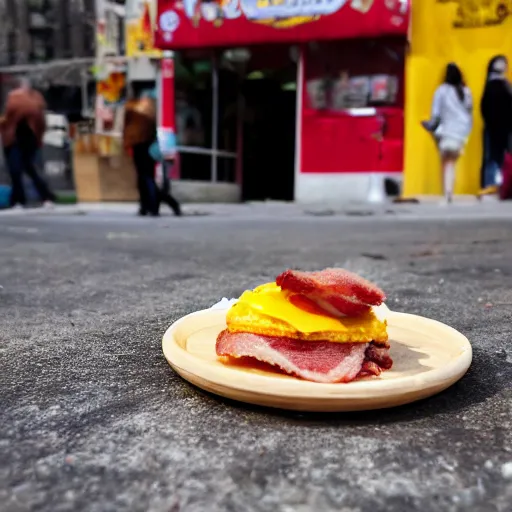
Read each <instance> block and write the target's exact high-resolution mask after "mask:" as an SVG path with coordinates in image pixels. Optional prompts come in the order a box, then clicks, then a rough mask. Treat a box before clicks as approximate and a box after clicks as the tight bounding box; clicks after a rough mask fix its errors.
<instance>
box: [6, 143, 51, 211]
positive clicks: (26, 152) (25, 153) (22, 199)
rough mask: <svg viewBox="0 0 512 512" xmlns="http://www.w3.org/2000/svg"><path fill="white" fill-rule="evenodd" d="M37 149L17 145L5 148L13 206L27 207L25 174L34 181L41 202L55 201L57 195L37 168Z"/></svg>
mask: <svg viewBox="0 0 512 512" xmlns="http://www.w3.org/2000/svg"><path fill="white" fill-rule="evenodd" d="M37 151H38V150H37V148H34V147H27V146H24V145H20V144H19V143H15V144H13V145H12V146H9V147H8V148H5V159H6V161H7V166H8V167H9V174H10V176H11V182H12V192H11V199H10V203H11V206H15V205H17V204H21V205H25V204H26V203H27V198H26V195H25V188H24V187H23V173H24V172H25V173H26V174H27V176H28V177H29V178H30V179H31V180H32V183H33V184H34V187H35V188H36V190H37V193H38V194H39V197H40V198H41V201H55V200H56V197H55V194H53V192H52V191H51V190H50V189H49V188H48V185H47V184H46V182H45V181H44V180H43V178H41V176H39V174H38V172H37V168H36V161H37V155H38V153H37Z"/></svg>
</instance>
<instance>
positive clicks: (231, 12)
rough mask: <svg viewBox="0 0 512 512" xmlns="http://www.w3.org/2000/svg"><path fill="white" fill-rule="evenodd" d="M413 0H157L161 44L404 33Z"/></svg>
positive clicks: (184, 45)
mask: <svg viewBox="0 0 512 512" xmlns="http://www.w3.org/2000/svg"><path fill="white" fill-rule="evenodd" d="M409 17H410V0H214V1H212V0H209V1H205V0H203V1H201V0H159V1H158V17H157V24H156V25H157V26H156V44H157V46H158V47H159V48H162V49H168V50H179V49H186V48H208V47H233V46H249V45H255V44H262V43H267V44H268V43H302V42H307V41H314V40H325V39H348V38H356V37H380V36H392V35H404V36H406V35H407V33H408V28H409Z"/></svg>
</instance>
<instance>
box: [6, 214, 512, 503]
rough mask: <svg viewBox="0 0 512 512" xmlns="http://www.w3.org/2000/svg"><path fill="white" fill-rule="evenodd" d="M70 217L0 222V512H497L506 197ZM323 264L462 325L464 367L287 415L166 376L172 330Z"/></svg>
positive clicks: (503, 392) (507, 481)
mask: <svg viewBox="0 0 512 512" xmlns="http://www.w3.org/2000/svg"><path fill="white" fill-rule="evenodd" d="M413 206H414V205H409V206H401V208H406V209H409V208H411V209H412V208H413ZM479 207H481V208H480V210H478V208H479ZM80 208H82V205H80V206H79V207H78V208H77V207H73V208H70V209H60V208H58V209H57V210H55V211H53V212H46V211H33V212H29V213H26V212H22V213H20V214H2V215H0V325H1V331H0V368H1V371H0V404H1V405H0V510H2V512H18V511H19V512H21V511H40V512H65V511H69V512H78V511H84V512H85V511H86V512H119V511H129V512H139V511H140V512H147V511H149V512H171V511H172V512H216V511H219V512H224V511H226V512H227V511H233V512H239V511H240V512H246V511H247V512H253V511H254V512H267V511H268V512H309V511H315V512H322V511H333V512H380V511H382V512H387V511H404V512H405V511H407V512H410V511H418V512H419V511H421V512H440V511H448V512H459V511H460V512H467V511H471V512H493V511H495V512H505V511H509V510H510V506H511V503H512V433H511V432H512V416H511V398H512V388H511V382H512V356H511V354H510V352H511V336H512V314H511V311H512V308H511V304H512V259H511V254H512V221H511V218H510V207H509V206H508V205H498V206H492V207H491V206H489V205H487V204H482V205H471V206H469V205H462V204H461V205H455V206H454V208H450V209H446V208H444V210H441V207H439V206H437V205H436V206H434V205H431V206H429V207H428V208H427V207H426V206H425V207H423V206H421V207H420V208H423V209H424V210H421V211H429V212H431V213H430V214H428V215H427V213H424V214H422V215H419V214H418V212H420V213H421V211H420V210H418V209H417V210H416V212H417V213H416V214H407V213H400V214H396V213H395V214H393V213H388V214H384V213H385V212H384V213H383V212H382V211H380V214H377V213H378V211H377V210H375V211H374V213H368V211H366V213H365V210H364V209H363V210H359V213H352V214H350V212H348V213H347V211H345V212H335V213H330V212H325V211H323V212H322V211H320V210H318V211H317V213H316V214H308V213H305V211H304V208H302V207H297V206H294V205H292V206H286V205H284V206H283V205H267V206H266V207H261V206H258V207H257V208H256V207H253V206H251V205H246V206H243V205H240V206H229V207H228V206H222V205H221V206H215V207H209V209H207V207H206V206H203V205H189V206H187V209H188V210H189V213H190V215H188V216H185V217H183V218H174V217H172V216H170V215H166V216H165V217H163V218H162V219H148V218H137V217H136V216H135V210H136V208H134V205H124V206H123V208H117V209H115V208H111V209H110V210H109V209H108V208H104V207H101V208H100V207H98V208H96V209H94V208H92V207H89V209H88V211H86V212H83V211H81V210H80ZM251 208H252V212H251ZM429 208H430V209H429ZM256 210H257V212H256V213H255V211H256ZM491 210H492V211H491ZM448 211H449V212H450V213H449V215H447V214H446V212H448ZM475 211H476V212H477V214H475V213H474V212H475ZM194 212H196V213H197V214H193V213H194ZM243 212H245V213H243ZM247 212H249V213H247ZM319 212H320V213H319ZM361 212H362V213H361ZM439 212H441V213H442V215H441V214H439ZM493 212H494V213H493ZM429 215H430V216H429ZM327 266H342V267H346V268H348V269H350V270H353V271H355V272H357V273H360V274H361V275H364V276H365V277H367V278H368V279H371V280H373V281H375V282H376V283H377V284H379V285H380V286H381V287H382V288H383V289H384V290H385V291H386V292H387V295H388V297H389V299H388V302H387V303H388V306H389V307H390V308H391V309H394V310H397V311H405V312H408V313H413V314H418V315H422V316H426V317H429V318H433V319H435V320H439V321H441V322H445V323H447V324H449V325H451V326H453V327H454V328H455V329H458V330H460V331H461V332H462V333H463V334H465V335H466V336H467V337H468V338H469V340H470V341H471V343H472V346H473V350H474V359H473V363H472V366H471V368H470V370H469V372H468V374H467V375H466V376H465V377H464V378H463V379H462V380H461V381H460V382H458V383H457V384H455V385H454V386H453V387H451V388H450V389H448V390H447V391H445V392H443V393H442V394H440V395H438V396H435V397H432V398H430V399H428V400H424V401H421V402H417V403H413V404H410V405H407V406H404V407H399V408H396V409H390V410H381V411H373V412H362V413H357V414H299V413H293V412H283V411H278V410H271V409H265V408H260V407H252V406H249V405H244V404H241V403H235V402H231V401H228V400H224V399H221V398H219V397H216V396H213V395H210V394H207V393H204V392H202V391H200V390H198V389H197V388H195V387H193V386H191V385H190V384H188V383H187V382H185V381H183V380H182V379H181V378H179V377H178V376H177V375H176V374H175V373H174V372H173V371H172V369H171V368H170V367H169V365H168V364H167V362H166V360H165V358H164V357H163V354H162V349H161V341H162V336H163V334H164V332H165V331H166V329H167V328H168V327H169V326H170V325H171V324H172V323H173V322H174V321H175V320H177V319H178V318H180V317H182V316H183V315H186V314H188V313H191V312H193V311H196V310H199V309H203V308H206V307H209V306H211V305H212V304H214V303H215V302H217V301H218V300H220V299H221V298H222V297H237V296H238V295H239V294H240V293H241V292H242V291H243V290H245V289H247V288H251V287H253V286H255V285H258V284H261V283H264V282H268V281H271V280H273V279H274V278H275V276H276V275H277V274H278V273H280V272H281V271H283V270H284V269H286V268H302V269H321V268H324V267H327Z"/></svg>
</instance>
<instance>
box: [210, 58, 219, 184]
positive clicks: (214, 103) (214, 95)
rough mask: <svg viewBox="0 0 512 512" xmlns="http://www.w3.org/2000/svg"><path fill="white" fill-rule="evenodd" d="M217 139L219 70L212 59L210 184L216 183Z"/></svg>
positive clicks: (215, 61) (215, 59) (214, 59)
mask: <svg viewBox="0 0 512 512" xmlns="http://www.w3.org/2000/svg"><path fill="white" fill-rule="evenodd" d="M218 138H219V70H218V67H217V57H216V56H213V58H212V150H213V154H212V168H211V169H212V170H211V180H212V183H216V182H217V149H218Z"/></svg>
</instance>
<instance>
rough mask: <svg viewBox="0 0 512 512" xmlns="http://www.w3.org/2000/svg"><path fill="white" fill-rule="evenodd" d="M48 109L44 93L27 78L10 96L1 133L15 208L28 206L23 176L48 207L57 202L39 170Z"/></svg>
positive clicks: (11, 198)
mask: <svg viewBox="0 0 512 512" xmlns="http://www.w3.org/2000/svg"><path fill="white" fill-rule="evenodd" d="M45 110H46V102H45V100H44V98H43V96H42V94H41V93H40V92H38V91H36V90H35V89H33V88H32V87H31V84H30V82H29V81H28V79H26V78H23V79H22V80H21V81H20V85H19V87H18V88H16V89H14V90H13V91H11V92H10V93H9V95H8V97H7V102H6V106H5V112H4V116H3V118H2V122H1V133H2V143H3V146H4V155H5V160H6V162H7V167H8V170H9V174H10V178H11V183H12V190H11V197H10V206H11V207H16V206H20V207H24V206H25V205H26V201H27V200H26V194H25V188H24V186H23V173H25V174H27V176H28V177H29V178H30V179H31V180H32V182H33V184H34V187H35V189H36V191H37V193H38V195H39V197H40V199H41V201H42V203H43V205H44V206H46V207H50V206H53V204H54V203H55V200H56V197H55V194H54V193H53V192H52V191H51V190H50V189H49V187H48V185H47V184H46V182H45V180H44V179H43V178H42V177H41V176H39V173H38V171H37V163H38V157H39V156H40V152H41V147H42V145H43V135H44V132H45V130H46V120H45Z"/></svg>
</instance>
